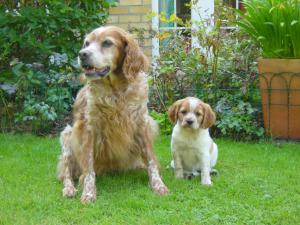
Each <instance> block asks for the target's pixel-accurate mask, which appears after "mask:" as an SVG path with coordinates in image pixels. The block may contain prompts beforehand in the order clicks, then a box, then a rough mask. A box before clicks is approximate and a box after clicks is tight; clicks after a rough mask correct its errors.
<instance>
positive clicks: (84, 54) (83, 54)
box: [79, 50, 90, 61]
mask: <svg viewBox="0 0 300 225" xmlns="http://www.w3.org/2000/svg"><path fill="white" fill-rule="evenodd" d="M89 55H90V53H89V52H87V51H83V50H81V51H80V52H79V58H80V59H81V60H82V61H85V60H86V59H87V58H88V57H89Z"/></svg>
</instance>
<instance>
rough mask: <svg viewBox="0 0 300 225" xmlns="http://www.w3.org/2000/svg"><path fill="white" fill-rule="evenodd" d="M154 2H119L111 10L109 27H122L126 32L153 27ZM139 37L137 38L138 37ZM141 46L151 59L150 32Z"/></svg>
mask: <svg viewBox="0 0 300 225" xmlns="http://www.w3.org/2000/svg"><path fill="white" fill-rule="evenodd" d="M151 10H152V1H151V0H119V4H118V6H117V7H113V8H110V10H109V13H110V16H109V18H108V23H107V24H108V25H114V26H118V27H122V28H124V29H125V30H129V31H130V30H132V28H145V29H146V30H149V28H150V26H151V17H150V16H149V15H150V14H151ZM136 37H137V36H136ZM140 45H141V47H142V49H143V51H144V53H145V54H146V55H147V56H148V57H149V58H151V49H152V47H151V38H150V34H149V32H146V33H145V35H143V40H142V41H140Z"/></svg>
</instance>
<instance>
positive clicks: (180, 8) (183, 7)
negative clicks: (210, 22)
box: [176, 0, 191, 22]
mask: <svg viewBox="0 0 300 225" xmlns="http://www.w3.org/2000/svg"><path fill="white" fill-rule="evenodd" d="M190 3H191V1H190V0H176V14H177V16H178V17H179V18H181V19H182V20H183V21H184V22H186V21H187V20H190V19H191V8H190V6H187V4H190Z"/></svg>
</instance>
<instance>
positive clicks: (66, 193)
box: [62, 186, 77, 198]
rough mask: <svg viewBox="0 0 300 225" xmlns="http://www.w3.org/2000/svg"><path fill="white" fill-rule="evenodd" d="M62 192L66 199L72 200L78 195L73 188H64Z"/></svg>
mask: <svg viewBox="0 0 300 225" xmlns="http://www.w3.org/2000/svg"><path fill="white" fill-rule="evenodd" d="M62 192H63V196H64V197H68V198H72V197H74V196H75V195H76V192H77V190H76V188H75V187H73V186H67V187H64V189H63V190H62Z"/></svg>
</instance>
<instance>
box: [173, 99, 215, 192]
mask: <svg viewBox="0 0 300 225" xmlns="http://www.w3.org/2000/svg"><path fill="white" fill-rule="evenodd" d="M168 113H169V118H170V120H171V121H172V122H173V123H175V124H176V125H175V127H174V129H173V132H172V139H171V151H172V156H173V161H172V162H171V166H172V167H173V168H174V172H175V177H176V178H179V179H180V178H185V177H189V176H191V175H198V174H199V171H201V183H202V184H203V185H209V186H210V185H212V182H211V177H210V174H211V173H216V172H217V171H216V170H214V169H213V167H214V166H215V165H216V163H217V158H218V147H217V145H216V144H215V143H214V142H213V140H212V138H211V137H210V135H209V131H208V128H209V127H211V126H212V125H213V124H214V122H215V113H214V112H213V110H212V109H211V107H210V105H208V104H206V103H204V102H202V101H201V100H200V99H198V98H194V97H187V98H185V99H181V100H178V101H176V102H175V103H174V104H173V105H172V106H171V107H170V109H169V112H168Z"/></svg>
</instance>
